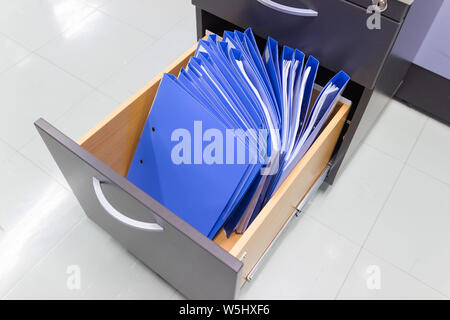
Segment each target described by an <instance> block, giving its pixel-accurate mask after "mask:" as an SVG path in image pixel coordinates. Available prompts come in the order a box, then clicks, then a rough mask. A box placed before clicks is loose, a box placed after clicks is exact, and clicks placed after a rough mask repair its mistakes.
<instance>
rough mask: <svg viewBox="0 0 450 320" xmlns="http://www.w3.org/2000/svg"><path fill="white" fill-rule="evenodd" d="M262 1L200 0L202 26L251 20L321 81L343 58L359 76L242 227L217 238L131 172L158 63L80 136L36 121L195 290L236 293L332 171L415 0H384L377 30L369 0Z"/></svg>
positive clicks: (393, 77)
mask: <svg viewBox="0 0 450 320" xmlns="http://www.w3.org/2000/svg"><path fill="white" fill-rule="evenodd" d="M280 1H281V0H280ZM262 2H264V1H263V0H229V1H211V0H193V4H194V5H195V6H196V8H197V28H198V36H199V38H200V37H202V36H203V35H204V34H205V31H206V30H207V29H208V30H211V31H213V32H216V33H218V34H222V32H223V31H224V30H227V29H228V30H229V29H231V30H232V29H234V28H238V29H239V28H246V27H252V28H253V31H254V33H255V34H256V35H257V36H259V39H260V40H262V39H263V38H265V37H267V36H269V35H270V36H272V37H274V38H276V39H277V40H278V41H279V43H280V44H287V45H290V46H292V47H296V48H299V49H300V50H303V51H304V52H305V53H306V54H313V55H315V56H316V57H317V58H318V59H319V60H320V62H321V65H322V66H323V67H322V68H321V69H320V71H319V74H318V78H317V79H318V84H317V85H323V84H324V83H326V81H328V79H329V78H330V77H331V75H332V74H333V73H334V72H336V71H338V70H341V69H343V70H345V71H346V72H347V73H349V74H350V76H351V77H352V81H351V83H350V84H349V85H348V87H347V89H346V91H345V92H344V97H345V98H348V99H345V98H343V99H341V100H340V102H339V103H338V106H337V108H336V110H337V111H336V113H335V114H334V115H333V117H332V119H331V120H330V122H329V123H328V124H327V126H326V127H325V128H324V130H323V131H322V133H321V134H320V136H319V137H318V139H317V140H316V141H315V142H314V144H313V146H312V147H311V148H310V149H309V151H308V152H307V154H306V155H305V156H304V158H303V159H302V160H301V161H300V162H299V164H298V165H297V166H296V168H295V169H294V170H293V172H292V173H291V174H290V176H289V179H287V180H286V182H285V183H283V185H282V186H281V187H280V190H279V192H277V193H276V194H275V195H274V196H273V197H272V199H271V200H270V201H269V203H268V204H267V205H266V206H265V207H264V208H263V209H262V211H261V213H260V214H259V215H258V217H257V218H256V219H255V220H254V221H253V223H252V224H251V226H250V228H249V229H248V230H247V231H246V232H245V233H244V234H242V235H237V234H234V235H233V236H232V237H230V238H229V239H227V238H225V237H223V235H222V234H219V235H218V236H217V237H216V238H215V239H214V240H210V239H208V238H206V237H205V236H203V235H202V234H201V233H200V232H198V231H197V230H195V229H194V228H192V227H191V226H190V225H188V224H187V223H186V222H184V221H183V220H181V219H180V218H178V217H177V216H176V215H175V214H173V213H172V212H170V211H169V210H168V209H167V208H165V207H163V206H162V205H161V204H159V203H158V202H156V201H155V200H154V199H152V198H151V197H150V196H149V195H147V194H145V193H144V192H143V191H142V190H140V189H139V188H137V187H136V186H134V185H133V184H132V183H130V182H129V181H127V180H126V178H125V177H126V173H127V170H128V166H129V164H130V162H131V159H132V157H133V154H134V150H135V148H136V146H137V143H138V140H139V138H140V134H141V132H142V128H143V126H144V124H145V120H146V117H147V115H148V112H149V110H150V108H151V104H152V102H153V99H154V97H155V94H156V92H157V89H158V85H159V82H160V80H161V77H162V74H160V75H158V76H157V77H155V78H154V79H149V83H148V84H147V85H145V86H144V87H143V88H142V89H141V90H139V91H138V92H137V93H136V94H135V95H133V96H132V97H131V98H130V99H129V100H128V101H126V102H125V103H124V104H122V105H121V106H119V107H118V108H117V110H115V111H114V112H113V113H112V114H110V115H109V116H107V117H106V118H105V119H104V120H103V121H102V122H100V123H99V124H98V125H96V126H95V127H94V128H92V129H91V130H90V131H89V132H88V133H86V135H85V136H84V137H82V138H81V139H80V140H78V141H73V140H71V139H70V138H68V137H67V136H65V135H64V134H63V133H62V132H60V131H58V130H57V129H56V128H55V127H53V126H52V125H51V124H50V123H48V122H46V121H45V120H44V119H39V120H38V121H36V123H35V126H36V127H37V129H38V131H39V134H40V135H41V137H42V139H43V140H44V142H45V144H46V145H47V147H48V149H49V150H50V152H51V154H52V155H53V157H54V159H55V161H56V163H57V164H58V166H59V168H60V169H61V171H62V172H63V174H64V176H65V178H66V179H67V181H68V183H69V185H70V187H71V188H72V190H73V192H74V194H75V196H76V197H77V198H78V200H79V202H80V204H81V206H82V207H83V209H84V211H85V212H86V214H87V215H88V216H89V218H90V219H92V220H93V221H94V222H95V223H97V224H98V225H99V226H101V227H102V228H103V229H104V230H106V231H107V232H109V233H110V234H111V235H112V237H113V238H115V239H116V240H117V241H118V242H120V243H121V244H122V245H123V246H124V247H125V248H127V249H128V250H129V251H130V252H131V253H132V254H134V255H135V256H136V257H137V258H139V259H140V260H142V261H143V262H144V263H145V264H146V265H147V266H148V267H149V268H151V269H152V270H154V271H155V272H156V273H158V274H159V275H160V276H161V277H163V278H164V279H166V280H167V281H168V282H169V283H170V284H172V285H173V286H174V287H175V288H176V289H178V290H179V291H180V292H181V293H183V294H184V295H185V296H186V297H188V298H194V299H195V298H210V299H230V298H234V297H235V296H236V295H237V293H238V291H239V289H240V286H241V285H242V284H243V283H244V282H245V281H246V280H247V279H250V278H251V277H252V275H253V274H254V272H255V271H256V270H257V267H258V265H259V262H260V261H261V259H262V258H263V257H264V256H265V255H266V253H267V252H268V250H269V249H270V248H271V246H272V244H273V243H274V241H275V240H276V239H277V238H278V236H279V234H280V233H281V232H282V231H283V230H284V228H285V226H286V225H287V223H288V222H289V221H290V219H291V217H292V216H293V214H295V213H296V210H297V208H301V207H302V206H303V205H304V204H305V202H306V201H307V200H308V198H309V196H310V195H311V192H313V191H314V190H316V188H317V186H318V185H320V183H322V181H323V180H324V179H327V181H328V182H329V183H331V182H332V181H333V179H334V178H335V176H336V173H337V172H338V169H339V168H340V165H341V163H342V161H343V159H344V158H346V157H347V156H348V155H349V150H351V149H352V148H355V147H354V146H356V145H357V144H358V143H359V141H360V140H361V139H362V137H363V136H364V135H365V132H367V130H368V128H369V127H370V126H371V124H372V123H373V121H374V119H376V117H377V116H378V114H379V113H380V111H381V110H382V109H383V107H384V105H385V104H386V103H387V101H388V100H389V99H390V97H392V95H393V93H394V92H395V90H396V88H397V87H398V84H399V82H400V81H401V77H402V72H403V71H404V70H403V67H402V64H401V63H400V62H399V61H398V59H396V57H395V56H394V55H393V54H392V52H393V51H392V48H393V46H394V45H395V42H396V39H397V37H398V36H399V33H400V30H401V27H402V23H403V20H404V18H405V16H406V14H407V12H408V9H409V5H410V4H409V3H408V2H407V1H397V0H388V3H389V4H388V7H387V9H386V10H385V11H384V12H383V13H382V16H381V29H380V30H369V29H367V27H366V19H367V17H368V15H367V14H366V9H365V6H366V4H367V1H359V0H352V1H350V0H349V1H340V0H315V1H314V0H297V1H287V0H286V1H283V5H284V7H283V8H284V9H285V7H288V12H287V13H286V12H280V11H278V10H274V9H273V8H272V7H273V2H271V3H269V5H268V3H267V1H266V3H262ZM271 6H272V7H271ZM275 7H277V5H276V4H275ZM293 8H294V9H295V8H297V9H298V8H308V9H310V10H311V11H315V12H317V13H318V15H316V16H306V17H305V16H301V15H300V16H299V15H298V14H292V12H290V11H292V9H293ZM294 11H296V10H294ZM297 11H298V10H297ZM311 11H310V12H311ZM302 12H303V11H302V10H300V13H302ZM297 13H298V12H297ZM187 49H188V48H187ZM194 51H195V46H194V47H192V48H190V49H188V50H187V51H186V53H184V54H183V55H182V56H180V57H179V58H178V59H177V60H176V61H175V62H174V63H173V64H171V65H169V66H168V67H167V68H166V69H165V70H164V71H163V72H170V73H172V74H175V75H176V74H178V72H179V70H180V68H181V67H184V66H185V65H186V63H187V62H188V60H189V58H190V57H191V56H192V55H193V53H194ZM394 71H395V72H394ZM392 72H394V73H392ZM316 88H317V87H316Z"/></svg>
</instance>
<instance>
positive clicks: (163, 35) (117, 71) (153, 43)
mask: <svg viewBox="0 0 450 320" xmlns="http://www.w3.org/2000/svg"><path fill="white" fill-rule="evenodd" d="M100 11H101V12H103V13H104V14H105V15H107V16H108V17H111V18H112V19H117V20H118V21H120V22H122V23H125V24H127V25H129V24H128V23H127V22H124V21H122V20H120V19H118V18H116V17H114V16H111V15H110V14H108V13H106V12H104V11H102V10H100ZM187 17H188V16H184V17H183V18H182V19H181V20H180V21H178V22H176V23H175V24H174V25H173V26H172V27H171V28H168V30H167V31H166V32H165V33H164V34H162V35H161V36H160V37H158V38H155V37H153V36H151V38H152V39H153V42H149V43H148V44H146V45H145V46H144V47H143V48H142V49H141V50H138V52H136V54H135V55H133V56H132V57H130V59H128V60H129V61H127V63H126V64H123V65H121V66H120V67H119V69H118V70H115V71H114V72H113V73H111V74H110V75H109V76H108V77H107V78H106V79H105V80H103V81H102V82H101V83H100V84H99V85H98V86H97V87H96V89H97V90H99V92H101V93H104V94H107V95H108V96H109V97H111V98H113V97H112V96H111V95H110V94H108V93H106V92H104V91H103V90H102V89H100V88H101V87H102V86H103V85H104V84H106V83H107V82H108V81H110V80H111V79H113V78H114V77H115V76H117V75H118V74H119V73H120V72H121V71H123V70H124V69H125V68H126V67H127V66H129V65H130V64H131V63H133V62H134V61H136V60H137V59H138V58H139V57H140V55H141V54H142V53H143V52H144V50H145V49H146V48H148V47H153V46H155V45H156V44H157V43H158V41H161V40H162V39H163V38H164V37H165V36H166V35H167V34H169V33H170V32H171V31H173V30H174V29H175V28H176V27H177V26H178V25H179V24H180V23H181V22H183V21H184V19H186V18H187ZM129 26H131V27H133V28H135V27H134V26H132V25H129ZM137 30H139V31H141V32H143V31H142V30H140V29H137ZM147 35H148V34H147ZM161 71H162V70H161ZM149 81H150V80H149ZM132 94H133V92H131V93H130V95H132ZM113 99H114V100H116V101H117V99H115V98H113Z"/></svg>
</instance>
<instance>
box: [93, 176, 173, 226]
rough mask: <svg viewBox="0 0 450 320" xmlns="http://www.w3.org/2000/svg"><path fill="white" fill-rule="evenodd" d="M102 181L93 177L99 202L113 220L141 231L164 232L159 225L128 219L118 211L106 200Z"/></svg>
mask: <svg viewBox="0 0 450 320" xmlns="http://www.w3.org/2000/svg"><path fill="white" fill-rule="evenodd" d="M102 183H103V182H101V181H100V180H98V179H97V178H96V177H92V184H93V185H94V192H95V195H96V196H97V199H98V202H100V205H101V206H102V207H103V209H105V211H106V212H107V213H109V214H110V215H111V216H112V217H113V218H115V219H116V220H118V221H120V222H122V223H123V224H126V225H127V226H130V227H133V228H136V229H141V230H147V231H164V229H163V227H161V226H160V225H159V224H157V223H150V222H142V221H138V220H134V219H131V218H129V217H127V216H126V215H124V214H122V213H120V212H119V211H117V210H116V209H115V208H114V207H113V206H112V205H111V203H109V201H108V200H107V199H106V197H105V195H104V193H103V190H102V186H101V184H102Z"/></svg>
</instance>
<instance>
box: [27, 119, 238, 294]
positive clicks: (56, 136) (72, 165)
mask: <svg viewBox="0 0 450 320" xmlns="http://www.w3.org/2000/svg"><path fill="white" fill-rule="evenodd" d="M35 125H36V127H37V129H38V131H39V133H40V135H41V137H42V139H43V140H44V142H45V144H46V145H47V147H48V149H49V150H50V152H51V154H52V156H53V158H54V159H55V161H56V163H57V164H58V166H59V168H60V169H61V171H62V173H63V174H64V176H65V178H66V179H67V181H68V183H69V185H70V187H71V188H72V190H73V192H74V194H75V196H76V197H77V198H78V200H79V202H80V204H81V206H82V207H83V209H84V211H85V212H86V214H87V215H88V216H89V218H90V219H91V220H93V221H94V222H96V223H97V224H98V225H99V226H101V227H102V228H103V229H105V230H106V231H107V232H108V233H110V234H111V235H112V236H113V237H114V238H115V239H116V240H118V241H119V242H120V243H121V244H122V245H123V246H124V247H125V248H127V249H128V250H129V251H130V252H131V253H132V254H134V255H135V256H136V257H137V258H138V259H140V260H142V261H143V262H144V263H145V264H146V265H147V266H149V267H150V268H151V269H153V270H154V271H155V272H156V273H158V274H159V275H160V276H161V277H162V278H164V279H166V280H167V281H168V282H169V283H170V284H172V285H173V286H174V287H175V288H176V289H178V291H180V292H181V293H183V294H184V295H185V296H187V297H188V298H193V299H198V298H203V299H205V298H210V299H232V298H234V297H235V295H236V293H237V290H238V288H239V285H238V279H239V278H240V272H241V271H240V270H241V268H242V263H241V262H240V261H239V260H238V259H236V258H234V257H233V256H231V255H230V254H229V253H228V252H226V251H225V250H223V249H222V248H220V247H219V246H218V245H216V244H215V243H214V242H212V241H210V240H209V239H207V238H206V237H204V236H203V235H202V234H200V233H199V232H198V231H197V230H195V229H194V228H192V227H190V226H189V225H188V224H187V223H185V222H184V221H182V220H181V219H179V218H178V217H177V216H176V215H174V214H173V213H171V212H169V211H168V210H167V209H166V208H164V207H163V206H161V205H160V204H158V203H157V202H156V201H154V200H153V199H152V198H151V197H149V196H148V195H146V194H145V193H144V192H143V191H141V190H139V189H138V188H137V187H135V186H134V185H132V184H131V183H130V182H128V181H127V180H126V179H125V178H123V177H122V176H120V175H119V174H117V173H116V172H115V171H113V170H112V169H111V168H109V167H107V166H106V165H105V164H104V163H102V162H101V161H100V160H98V159H97V158H95V157H94V156H93V155H92V154H90V153H89V152H87V151H86V150H85V149H83V148H82V147H81V146H80V145H78V144H77V143H75V142H74V141H72V140H71V139H69V138H68V137H66V136H65V135H63V134H62V133H61V132H59V131H58V130H56V129H55V128H54V127H52V126H51V125H50V124H48V123H47V122H46V121H45V120H42V119H40V120H38V121H37V122H36V123H35ZM160 229H162V230H160Z"/></svg>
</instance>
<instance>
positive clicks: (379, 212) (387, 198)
mask: <svg viewBox="0 0 450 320" xmlns="http://www.w3.org/2000/svg"><path fill="white" fill-rule="evenodd" d="M405 166H406V164H405V163H403V166H402V168H401V169H400V171H399V173H398V174H397V177H396V179H395V181H394V183H393V184H392V187H391V188H390V190H389V193H388V194H387V196H386V199H385V200H384V202H383V204H382V206H381V207H380V209H379V210H378V213H377V215H376V217H375V219H374V221H373V223H372V226H371V227H370V229H369V231H368V232H367V235H366V237H365V239H364V241H363V243H362V245H361V248H360V250H359V252H358V254H357V256H356V258H355V259H354V261H353V263H352V266H351V267H350V269H349V271H348V272H347V275H346V277H345V279H344V281H343V282H342V284H341V286H340V288H339V290H338V292H337V294H336V296H335V299H337V297H338V296H339V294H340V293H341V291H342V289H343V288H344V285H345V283H346V282H347V279H348V277H349V276H350V273H351V272H352V270H353V267H354V266H355V264H356V261H357V260H358V259H359V256H360V255H361V252H362V249H363V248H364V246H365V244H366V242H367V239H368V238H369V236H370V234H371V233H372V230H373V228H374V226H375V225H376V223H377V221H378V218H379V217H380V215H381V212H382V211H383V210H384V208H385V206H386V204H387V203H388V201H389V199H390V198H391V195H392V191H393V190H394V189H395V187H396V186H397V183H398V181H399V180H400V177H401V175H402V172H403V169H404V168H405Z"/></svg>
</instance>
